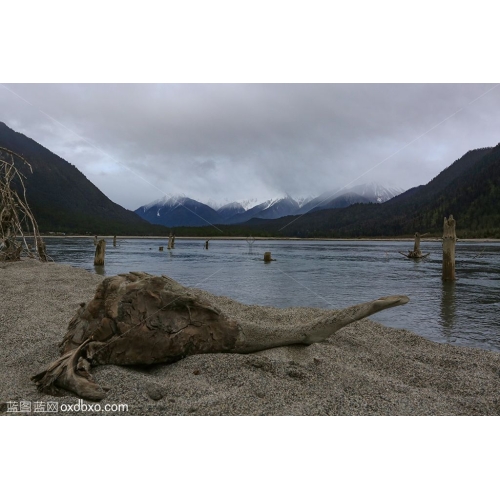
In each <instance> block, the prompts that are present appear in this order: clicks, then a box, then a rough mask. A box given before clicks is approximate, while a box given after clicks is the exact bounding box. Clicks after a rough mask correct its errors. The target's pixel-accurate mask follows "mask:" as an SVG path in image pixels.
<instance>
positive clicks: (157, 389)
mask: <svg viewBox="0 0 500 500" xmlns="http://www.w3.org/2000/svg"><path fill="white" fill-rule="evenodd" d="M102 279H103V277H102V276H99V275H96V274H91V273H88V272H87V271H84V270H81V269H76V268H72V267H70V266H66V265H61V264H55V263H46V264H42V263H40V262H38V261H34V260H24V261H21V262H14V263H2V264H0V289H1V301H0V342H1V346H2V348H1V351H0V382H1V383H0V414H1V415H20V414H22V415H36V414H39V415H47V414H57V415H76V414H82V415H88V414H96V415H113V414H116V415H500V353H495V352H489V351H485V350H480V349H472V348H463V347H455V346H451V345H445V344H437V343H434V342H431V341H428V340H425V339H423V338H421V337H419V336H418V335H417V334H416V333H413V332H410V331H407V330H397V329H393V328H388V327H385V326H382V325H380V324H378V323H377V322H376V315H375V316H373V317H372V318H373V320H375V321H372V320H362V321H360V322H358V323H355V324H353V325H350V326H348V327H346V328H344V329H342V330H340V331H339V332H337V334H336V335H334V336H333V337H331V338H330V339H329V340H328V341H327V342H324V343H321V344H314V345H311V346H289V347H280V348H275V349H270V350H267V351H262V352H259V353H256V354H250V355H244V354H203V355H195V356H190V357H187V358H185V359H183V360H181V361H179V362H177V363H174V364H171V365H155V366H152V367H148V368H140V367H137V368H135V367H134V368H131V367H120V366H102V367H96V368H93V369H92V374H93V376H94V377H95V379H96V380H97V382H99V383H100V384H102V385H103V386H108V387H109V388H110V390H109V392H108V394H107V396H106V398H105V399H104V400H102V401H101V402H100V405H101V407H102V409H101V411H100V412H99V411H95V410H94V411H72V410H70V409H68V411H66V412H62V411H61V410H60V408H61V406H62V405H66V408H68V407H69V405H75V403H77V402H78V398H77V396H75V395H73V394H70V393H68V394H67V395H65V396H63V397H55V396H50V395H45V394H42V393H40V392H38V390H37V389H36V387H35V384H34V383H33V382H32V381H31V380H30V377H31V376H33V375H35V374H37V373H39V372H40V371H42V370H44V369H45V368H46V367H47V366H48V365H49V364H50V363H51V362H53V361H55V360H56V359H57V358H58V357H59V350H58V344H59V343H60V342H61V340H62V338H63V336H64V334H65V332H66V328H67V325H68V323H69V321H70V319H71V318H72V316H73V315H74V314H75V312H76V310H77V308H78V306H79V304H80V303H81V302H87V301H89V300H90V299H91V298H92V297H93V295H94V293H95V289H96V287H97V285H98V284H99V283H100V282H101V281H102ZM208 296H209V295H208V294H207V297H208ZM211 298H212V300H214V301H215V302H216V303H217V300H219V301H220V303H221V304H222V303H224V301H225V300H226V299H224V298H221V299H217V298H214V297H211ZM373 298H374V299H375V298H377V297H373ZM226 302H227V301H226ZM403 307H411V303H410V304H408V305H406V306H403ZM250 312H251V308H250ZM318 313H319V311H318V310H315V309H312V308H307V309H306V308H304V309H302V308H301V309H300V310H284V312H283V314H284V315H285V316H286V315H288V316H290V317H294V316H297V315H299V316H300V317H301V318H302V319H304V320H307V319H308V318H309V316H310V319H312V318H314V317H315V315H317V314H318ZM21 401H26V402H30V403H31V411H29V412H28V411H26V412H23V413H21V412H12V411H9V409H12V407H13V406H12V402H17V403H20V402H21ZM54 401H57V402H58V405H59V406H58V407H59V411H58V412H57V413H47V412H35V411H34V408H35V403H44V405H45V407H46V405H47V403H49V402H54ZM9 402H10V403H9ZM105 404H108V405H111V406H110V407H109V408H111V407H112V406H113V405H120V404H121V405H123V404H125V405H127V410H126V411H125V410H123V409H122V410H116V409H115V410H112V409H110V410H109V411H104V405H105ZM44 405H38V406H39V407H44Z"/></svg>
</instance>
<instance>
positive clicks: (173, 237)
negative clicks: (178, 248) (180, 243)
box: [172, 234, 175, 248]
mask: <svg viewBox="0 0 500 500" xmlns="http://www.w3.org/2000/svg"><path fill="white" fill-rule="evenodd" d="M172 248H175V234H173V235H172Z"/></svg>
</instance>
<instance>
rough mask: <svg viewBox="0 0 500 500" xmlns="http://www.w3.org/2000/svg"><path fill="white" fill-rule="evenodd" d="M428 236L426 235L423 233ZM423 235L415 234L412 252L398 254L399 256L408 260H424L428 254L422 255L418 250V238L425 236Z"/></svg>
mask: <svg viewBox="0 0 500 500" xmlns="http://www.w3.org/2000/svg"><path fill="white" fill-rule="evenodd" d="M425 234H428V233H425ZM425 234H420V233H418V232H417V233H415V243H414V244H413V250H410V251H409V252H408V253H404V252H399V253H400V254H401V255H404V256H405V257H407V258H408V259H425V258H426V257H428V256H429V255H430V253H422V250H420V238H421V237H422V236H425Z"/></svg>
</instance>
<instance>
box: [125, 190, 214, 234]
mask: <svg viewBox="0 0 500 500" xmlns="http://www.w3.org/2000/svg"><path fill="white" fill-rule="evenodd" d="M134 212H135V213H136V214H137V215H139V216H140V217H142V218H143V219H145V220H147V221H148V222H151V223H152V224H162V225H163V226H168V227H178V226H208V225H210V224H221V223H222V221H223V219H222V217H221V216H220V215H219V214H218V213H217V212H216V211H215V210H214V209H213V208H211V207H209V206H208V205H205V204H204V203H200V202H199V201H196V200H193V199H191V198H188V197H187V196H164V197H163V198H160V199H158V200H155V201H153V202H151V203H148V204H147V205H144V206H142V207H139V208H138V209H137V210H134Z"/></svg>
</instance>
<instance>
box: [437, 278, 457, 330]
mask: <svg viewBox="0 0 500 500" xmlns="http://www.w3.org/2000/svg"><path fill="white" fill-rule="evenodd" d="M455 287H456V283H455V281H443V283H442V289H441V321H440V323H441V325H442V327H443V334H444V335H445V336H446V337H447V338H448V339H449V338H450V337H451V335H452V330H453V327H454V326H455V321H456V298H455Z"/></svg>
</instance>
